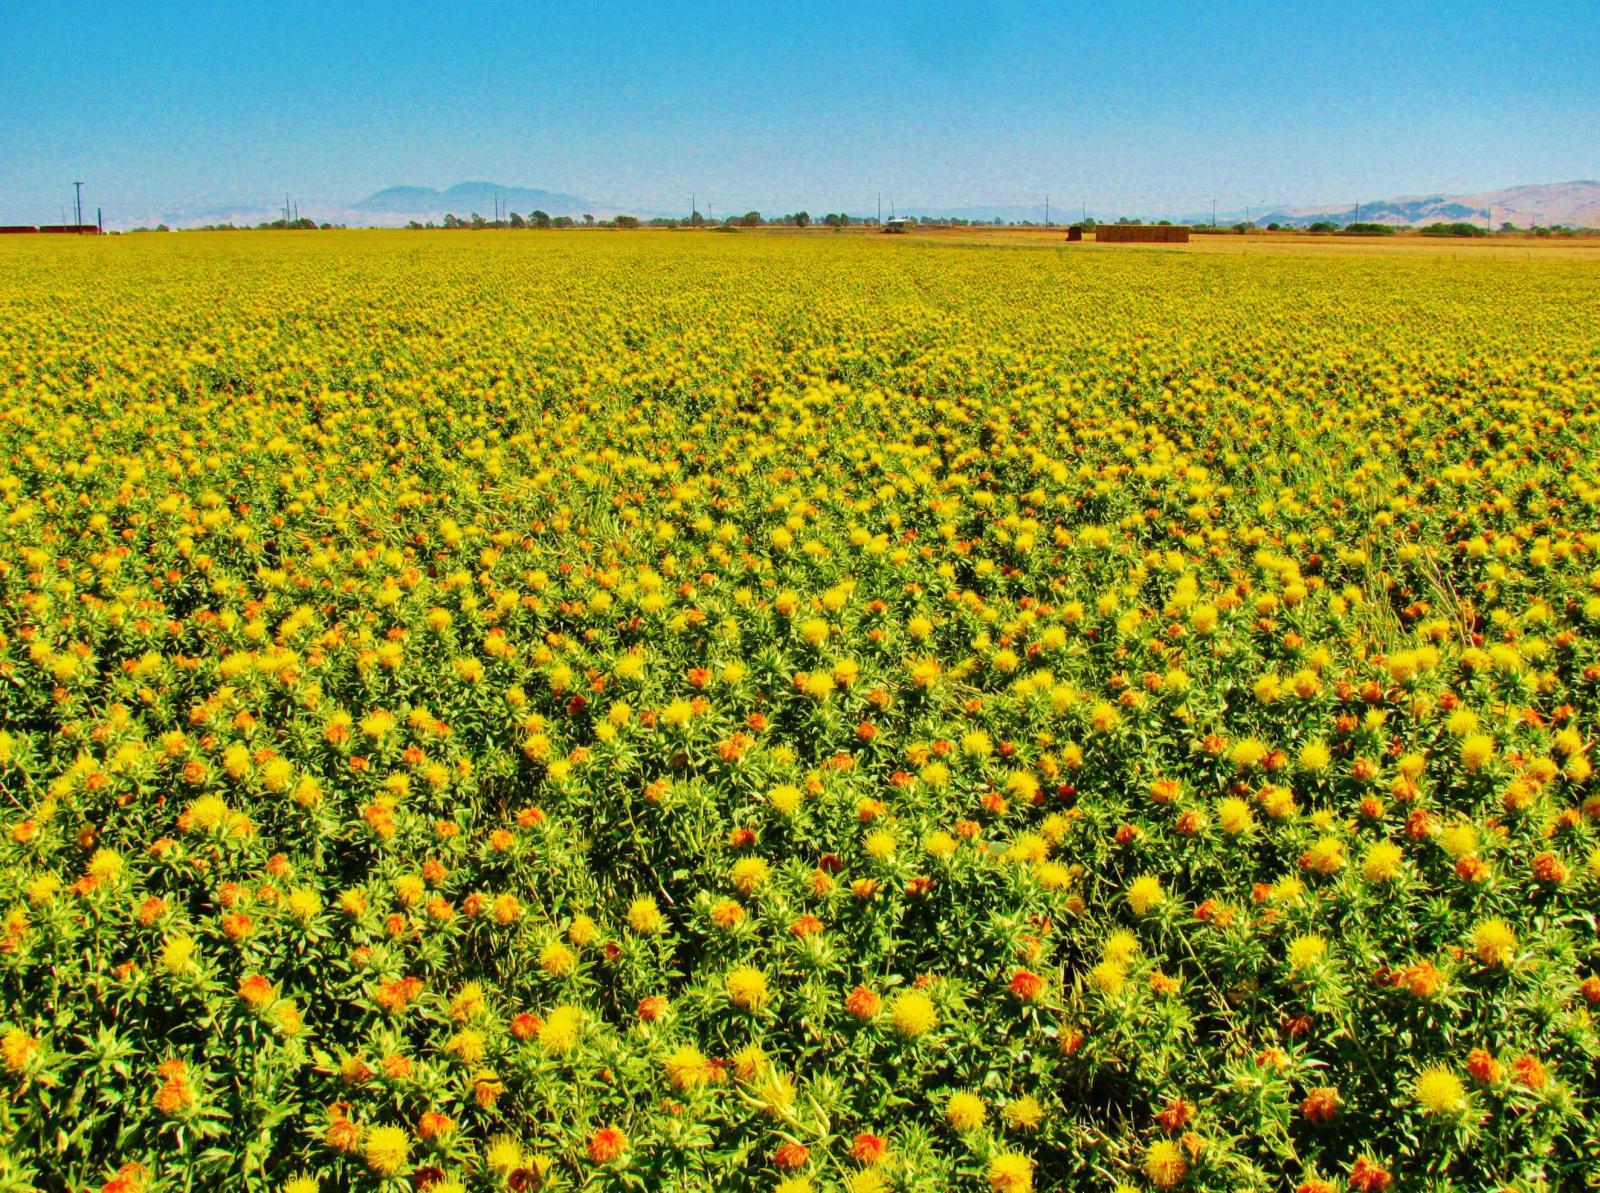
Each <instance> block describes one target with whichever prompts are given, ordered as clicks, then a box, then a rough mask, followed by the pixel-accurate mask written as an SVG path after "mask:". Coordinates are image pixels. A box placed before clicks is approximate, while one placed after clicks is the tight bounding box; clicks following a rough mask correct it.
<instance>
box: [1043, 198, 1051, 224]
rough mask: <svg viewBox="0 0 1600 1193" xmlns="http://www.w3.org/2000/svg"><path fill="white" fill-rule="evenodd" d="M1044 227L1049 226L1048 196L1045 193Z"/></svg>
mask: <svg viewBox="0 0 1600 1193" xmlns="http://www.w3.org/2000/svg"><path fill="white" fill-rule="evenodd" d="M1044 226H1045V227H1046V228H1048V227H1049V226H1050V195H1049V193H1048V192H1046V194H1045V197H1044Z"/></svg>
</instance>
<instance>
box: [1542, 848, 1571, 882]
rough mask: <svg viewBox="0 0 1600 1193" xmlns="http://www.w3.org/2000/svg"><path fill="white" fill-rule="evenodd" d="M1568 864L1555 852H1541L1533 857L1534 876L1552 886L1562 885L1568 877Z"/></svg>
mask: <svg viewBox="0 0 1600 1193" xmlns="http://www.w3.org/2000/svg"><path fill="white" fill-rule="evenodd" d="M1568 873H1569V872H1568V870H1567V865H1566V863H1565V862H1563V861H1562V860H1561V859H1560V858H1558V857H1557V856H1556V855H1555V854H1553V853H1541V854H1540V855H1539V856H1538V857H1536V858H1534V859H1533V876H1534V877H1535V878H1536V879H1538V880H1539V881H1540V882H1543V883H1547V884H1549V885H1550V886H1560V885H1561V884H1562V883H1564V882H1566V880H1567V877H1568Z"/></svg>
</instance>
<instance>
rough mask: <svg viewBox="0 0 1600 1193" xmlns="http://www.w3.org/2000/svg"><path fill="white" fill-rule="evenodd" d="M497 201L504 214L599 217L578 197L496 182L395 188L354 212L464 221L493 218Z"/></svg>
mask: <svg viewBox="0 0 1600 1193" xmlns="http://www.w3.org/2000/svg"><path fill="white" fill-rule="evenodd" d="M496 201H498V202H499V203H500V205H501V210H502V211H515V212H519V213H520V214H522V215H527V214H528V213H529V212H530V211H535V210H538V211H543V212H545V213H546V214H547V215H582V214H583V213H584V212H586V211H588V212H595V213H596V214H598V212H596V209H595V206H594V204H593V203H591V202H590V201H589V200H587V199H582V198H579V197H578V196H577V195H569V194H564V193H563V192H560V191H546V190H540V189H538V188H536V187H525V186H502V185H500V184H499V183H495V182H458V183H456V184H455V185H454V186H452V187H450V188H449V189H447V190H442V191H441V190H435V189H434V188H433V187H431V186H391V187H386V188H384V189H383V190H381V191H378V192H377V193H376V194H374V195H369V196H368V197H367V198H365V199H362V200H361V201H360V202H359V203H353V204H351V206H350V210H351V211H352V212H355V213H359V214H360V215H362V216H366V217H369V218H371V217H378V216H384V215H387V216H393V217H404V218H406V219H418V220H425V219H435V220H437V219H441V218H443V216H444V215H445V214H446V213H447V212H448V213H452V214H454V215H459V216H461V217H462V218H466V217H467V216H469V215H471V214H472V213H473V212H477V213H479V214H480V215H490V214H491V213H492V212H493V210H494V205H495V203H496Z"/></svg>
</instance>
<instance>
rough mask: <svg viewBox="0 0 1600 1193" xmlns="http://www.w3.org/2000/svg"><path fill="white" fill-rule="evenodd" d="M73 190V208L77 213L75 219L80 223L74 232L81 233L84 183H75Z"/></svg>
mask: <svg viewBox="0 0 1600 1193" xmlns="http://www.w3.org/2000/svg"><path fill="white" fill-rule="evenodd" d="M72 189H73V191H74V192H75V197H74V198H73V207H74V210H76V212H77V216H76V217H75V218H76V219H77V221H78V222H77V227H76V228H75V229H74V230H75V231H78V232H81V231H83V183H81V182H74V183H73V184H72Z"/></svg>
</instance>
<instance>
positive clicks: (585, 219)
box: [583, 212, 594, 228]
mask: <svg viewBox="0 0 1600 1193" xmlns="http://www.w3.org/2000/svg"><path fill="white" fill-rule="evenodd" d="M583 222H584V223H585V224H586V225H587V226H588V227H591V228H592V227H594V216H592V215H589V214H588V213H587V212H585V213H584V216H583Z"/></svg>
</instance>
